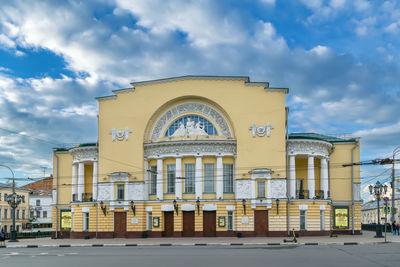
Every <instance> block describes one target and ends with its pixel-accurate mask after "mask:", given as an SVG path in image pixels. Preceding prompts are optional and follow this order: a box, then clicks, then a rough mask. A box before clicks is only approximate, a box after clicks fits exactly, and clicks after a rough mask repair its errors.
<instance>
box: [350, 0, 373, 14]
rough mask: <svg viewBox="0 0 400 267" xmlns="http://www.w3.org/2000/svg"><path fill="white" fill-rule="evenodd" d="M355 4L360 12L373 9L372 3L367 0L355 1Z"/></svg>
mask: <svg viewBox="0 0 400 267" xmlns="http://www.w3.org/2000/svg"><path fill="white" fill-rule="evenodd" d="M353 4H354V7H355V9H356V10H357V11H358V12H364V11H367V10H369V9H370V8H371V3H370V2H368V1H366V0H355V1H353Z"/></svg>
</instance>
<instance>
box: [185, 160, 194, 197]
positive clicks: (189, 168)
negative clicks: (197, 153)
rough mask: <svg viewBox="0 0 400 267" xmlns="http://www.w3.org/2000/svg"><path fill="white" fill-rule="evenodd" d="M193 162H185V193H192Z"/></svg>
mask: <svg viewBox="0 0 400 267" xmlns="http://www.w3.org/2000/svg"><path fill="white" fill-rule="evenodd" d="M194 179H195V164H185V193H194Z"/></svg>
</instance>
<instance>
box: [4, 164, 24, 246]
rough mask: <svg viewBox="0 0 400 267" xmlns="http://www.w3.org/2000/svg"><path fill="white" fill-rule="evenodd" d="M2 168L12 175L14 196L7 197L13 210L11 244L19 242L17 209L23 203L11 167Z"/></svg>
mask: <svg viewBox="0 0 400 267" xmlns="http://www.w3.org/2000/svg"><path fill="white" fill-rule="evenodd" d="M0 166H2V167H5V168H7V169H9V170H10V172H11V173H12V179H13V180H12V194H11V195H7V199H5V200H6V201H7V203H8V204H9V205H10V206H11V208H12V212H11V214H12V221H13V225H12V229H11V236H10V240H9V242H18V240H17V231H15V209H16V208H17V207H18V205H19V204H21V201H22V196H19V195H17V194H16V193H15V176H14V172H13V171H12V170H11V168H10V167H8V166H6V165H0Z"/></svg>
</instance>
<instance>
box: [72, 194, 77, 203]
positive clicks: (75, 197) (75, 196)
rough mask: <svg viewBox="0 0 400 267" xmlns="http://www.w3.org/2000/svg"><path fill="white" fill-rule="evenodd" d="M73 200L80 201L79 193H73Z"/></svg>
mask: <svg viewBox="0 0 400 267" xmlns="http://www.w3.org/2000/svg"><path fill="white" fill-rule="evenodd" d="M72 201H74V202H75V201H78V194H72Z"/></svg>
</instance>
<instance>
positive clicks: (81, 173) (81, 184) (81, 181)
mask: <svg viewBox="0 0 400 267" xmlns="http://www.w3.org/2000/svg"><path fill="white" fill-rule="evenodd" d="M84 189H85V165H84V163H83V162H79V165H78V200H79V201H82V194H83V191H84Z"/></svg>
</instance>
